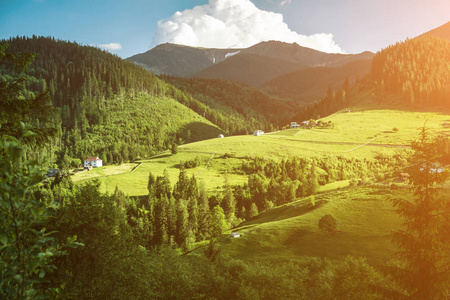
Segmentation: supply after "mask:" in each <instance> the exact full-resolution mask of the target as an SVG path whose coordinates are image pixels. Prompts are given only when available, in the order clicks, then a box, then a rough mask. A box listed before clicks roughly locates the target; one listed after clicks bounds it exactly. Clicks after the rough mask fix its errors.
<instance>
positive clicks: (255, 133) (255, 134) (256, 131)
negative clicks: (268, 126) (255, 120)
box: [253, 130, 264, 136]
mask: <svg viewBox="0 0 450 300" xmlns="http://www.w3.org/2000/svg"><path fill="white" fill-rule="evenodd" d="M263 134H264V131H262V130H255V131H253V135H254V136H260V135H263Z"/></svg>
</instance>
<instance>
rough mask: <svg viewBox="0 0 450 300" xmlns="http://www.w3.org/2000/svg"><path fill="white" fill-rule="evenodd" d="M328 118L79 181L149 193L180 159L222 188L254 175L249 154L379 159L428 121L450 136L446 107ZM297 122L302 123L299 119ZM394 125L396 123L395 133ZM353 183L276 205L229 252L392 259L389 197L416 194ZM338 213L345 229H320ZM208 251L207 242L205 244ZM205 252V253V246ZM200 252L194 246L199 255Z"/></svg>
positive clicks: (188, 147)
mask: <svg viewBox="0 0 450 300" xmlns="http://www.w3.org/2000/svg"><path fill="white" fill-rule="evenodd" d="M349 110H350V112H347V111H348V110H342V111H341V112H338V113H336V114H333V115H331V116H329V117H326V118H324V119H322V120H323V121H326V122H327V121H329V120H331V121H332V122H333V123H334V124H335V128H333V129H318V128H314V129H309V130H306V129H287V130H282V131H279V132H276V133H272V134H265V135H263V136H259V137H256V136H251V135H247V136H230V137H225V138H222V139H220V138H215V139H209V140H204V141H200V142H195V143H190V144H185V145H181V146H179V148H178V153H177V154H175V155H172V154H171V153H170V152H168V151H167V152H165V153H162V154H160V155H157V156H154V157H152V158H150V159H147V160H142V161H139V163H140V165H139V167H137V168H136V169H135V170H134V171H133V172H131V170H132V169H133V167H134V166H135V165H136V164H124V165H121V166H108V167H105V168H100V169H95V170H93V171H90V172H84V173H81V174H78V175H75V176H74V177H73V179H74V180H75V181H78V182H82V181H83V180H88V179H90V178H95V177H96V178H99V179H100V180H101V182H102V189H103V191H107V192H110V193H111V192H113V191H114V189H115V188H116V186H117V187H119V189H121V190H123V191H124V192H125V193H126V194H128V195H130V196H142V195H146V194H147V181H148V175H149V173H150V172H151V173H152V174H154V175H156V176H162V175H163V173H164V171H165V170H167V172H168V174H169V176H170V179H171V182H172V184H174V183H175V182H176V181H177V178H178V173H179V164H180V161H189V160H198V161H200V164H199V165H198V166H197V167H195V168H192V169H188V170H187V173H188V176H196V178H197V180H198V181H199V182H200V183H203V184H204V185H205V186H206V188H207V190H208V191H210V192H214V191H217V190H220V189H221V188H222V186H223V184H224V180H225V177H226V176H227V177H228V181H229V183H230V184H232V185H236V184H243V183H245V182H246V181H247V175H245V174H243V173H242V171H240V170H239V169H240V166H241V164H242V162H243V161H244V160H245V159H247V158H248V157H256V156H259V157H264V158H266V159H274V160H279V159H282V158H287V157H290V156H302V157H312V156H319V157H320V156H324V155H327V156H344V157H347V158H350V157H354V158H368V159H371V158H374V157H376V156H377V155H379V154H384V155H393V154H395V153H398V152H405V151H409V147H408V145H410V143H411V141H412V140H414V139H416V138H417V136H418V133H419V130H418V129H419V128H420V127H422V126H423V125H424V124H425V122H426V126H427V127H428V128H431V129H433V130H434V131H435V132H437V133H441V134H445V135H448V134H450V128H448V127H446V126H444V125H443V124H444V123H447V122H450V116H449V115H446V114H442V113H438V112H420V111H408V110H398V109H397V110H390V109H376V108H371V107H367V106H365V107H353V108H351V109H349ZM296 121H297V122H299V121H302V120H296ZM394 128H396V129H395V130H394ZM349 185H350V182H349V181H348V180H344V181H339V182H334V183H330V184H328V185H325V186H321V187H320V188H319V194H317V195H315V196H314V197H315V198H314V199H315V203H316V205H315V206H314V207H312V206H311V204H310V199H309V198H303V199H298V200H297V201H295V202H292V203H289V204H286V205H283V206H280V207H276V208H274V209H272V210H270V211H266V212H263V213H261V214H260V215H258V216H257V217H256V218H254V219H252V220H250V221H247V222H245V223H243V224H241V225H240V226H239V227H238V228H235V229H233V231H238V232H240V233H241V234H242V236H241V238H238V239H231V238H230V237H229V233H228V234H227V235H224V236H223V237H222V239H221V240H220V245H221V249H222V251H223V253H225V254H227V255H230V256H231V257H233V258H237V259H243V260H250V261H260V260H272V261H280V260H282V261H288V260H297V261H302V260H303V259H304V258H305V257H307V256H316V257H327V258H329V259H331V260H340V259H342V258H344V257H345V256H347V255H352V256H355V257H359V256H363V257H366V258H367V259H368V261H369V262H370V263H372V264H386V263H387V262H388V261H389V260H390V259H393V258H395V252H396V251H397V250H398V249H397V248H396V246H395V245H394V244H392V242H391V241H390V239H389V235H390V234H391V233H392V231H393V230H395V229H398V228H399V227H400V224H401V220H400V219H399V217H398V216H397V215H396V214H395V213H394V211H393V208H392V204H391V202H390V200H389V199H391V198H393V197H405V196H406V197H408V195H409V190H408V189H407V188H405V187H403V188H400V189H388V188H387V187H383V186H381V185H375V184H372V185H366V186H358V187H357V188H349ZM328 213H331V214H332V215H333V216H334V217H335V218H336V219H337V221H338V232H337V233H336V234H334V235H328V234H327V233H325V232H323V231H321V230H320V229H319V228H318V221H319V219H320V218H321V217H322V216H324V215H326V214H328ZM200 248H201V249H202V247H201V246H200ZM200 251H201V250H200ZM195 252H196V251H194V253H195Z"/></svg>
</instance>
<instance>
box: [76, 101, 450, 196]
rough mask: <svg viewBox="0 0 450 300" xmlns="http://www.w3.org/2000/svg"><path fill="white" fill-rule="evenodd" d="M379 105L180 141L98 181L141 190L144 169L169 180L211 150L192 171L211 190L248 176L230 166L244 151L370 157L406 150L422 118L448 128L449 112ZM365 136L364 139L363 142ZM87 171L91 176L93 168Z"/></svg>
mask: <svg viewBox="0 0 450 300" xmlns="http://www.w3.org/2000/svg"><path fill="white" fill-rule="evenodd" d="M379 107H380V106H378V105H376V104H371V105H367V104H364V105H360V106H357V105H356V106H352V107H351V109H350V110H351V112H346V110H342V111H340V112H338V113H336V114H333V115H331V116H329V117H326V118H324V119H323V120H324V121H328V120H331V121H333V123H334V124H335V125H336V127H335V128H334V129H311V130H305V129H288V130H284V131H281V132H277V133H273V134H266V135H264V136H260V137H255V136H251V135H247V136H231V137H226V138H224V139H218V138H213V139H209V140H204V141H200V142H195V143H190V144H186V145H182V146H180V147H179V153H178V154H176V155H171V154H170V153H169V152H166V153H164V154H161V155H159V156H155V157H153V158H151V159H148V160H143V161H142V165H141V166H140V167H139V168H138V169H137V170H135V171H134V172H133V173H129V172H128V171H126V172H124V173H122V174H119V175H114V176H109V177H102V178H101V181H102V182H103V183H104V185H103V188H104V190H105V191H108V192H112V191H113V190H114V188H115V186H116V185H117V186H118V187H119V188H120V189H122V190H123V191H124V192H126V193H127V194H129V195H133V196H138V195H145V194H147V180H148V174H149V172H152V173H153V174H154V175H157V176H159V175H162V174H163V172H164V169H167V170H168V172H169V174H170V176H171V179H172V183H174V182H176V180H177V177H178V172H179V170H178V167H177V166H178V164H179V163H180V161H187V160H192V159H195V158H196V157H197V156H198V157H199V158H200V160H201V161H202V164H201V165H200V166H198V167H196V168H194V169H189V170H188V174H189V176H191V175H192V174H195V175H197V174H199V173H200V172H201V171H202V170H203V169H204V168H205V166H206V164H207V162H208V160H209V159H210V157H211V156H212V154H214V156H213V158H212V159H211V162H210V164H209V167H208V168H207V169H205V170H204V171H203V172H202V173H201V174H200V175H199V176H198V177H197V179H198V180H199V181H200V182H201V181H203V182H204V183H205V185H206V187H207V189H208V190H210V191H213V190H216V189H218V188H220V187H221V186H222V185H223V182H224V175H225V173H228V176H229V181H230V183H231V184H243V183H244V182H246V181H247V176H246V175H244V174H238V173H237V172H235V171H234V168H238V167H239V166H240V165H241V163H242V159H245V157H254V156H261V157H265V158H270V159H280V158H283V157H289V156H317V155H319V156H320V155H336V156H344V157H358V158H373V157H375V156H377V155H379V154H380V153H382V154H386V155H391V154H394V153H395V152H398V151H405V149H406V148H404V145H409V144H410V143H411V141H412V140H413V139H415V138H416V137H417V134H418V130H417V129H418V128H419V127H421V126H423V124H424V123H425V121H427V120H428V121H427V123H426V124H427V127H430V128H432V129H434V130H436V131H439V132H442V133H447V134H448V133H450V129H449V128H445V127H443V126H442V124H443V123H444V122H449V119H450V116H449V115H446V114H443V113H440V112H420V111H408V110H405V109H403V110H402V109H397V110H393V109H381V108H379ZM295 121H302V120H295ZM394 127H396V128H398V129H399V131H398V132H396V133H395V132H394V131H393V130H392V129H393V128H394ZM368 142H369V144H367V145H365V144H366V143H368ZM363 145H365V146H363ZM396 147H398V148H396ZM225 153H229V154H233V155H234V156H235V157H236V158H233V159H223V158H221V156H222V155H223V154H225ZM114 168H115V167H112V171H111V172H113V173H117V172H116V171H115V169H114ZM92 174H93V176H94V174H95V172H94V173H92ZM89 177H91V176H90V175H86V174H83V175H82V176H81V175H76V176H74V180H79V179H86V178H89ZM344 186H345V184H344ZM325 190H327V188H325Z"/></svg>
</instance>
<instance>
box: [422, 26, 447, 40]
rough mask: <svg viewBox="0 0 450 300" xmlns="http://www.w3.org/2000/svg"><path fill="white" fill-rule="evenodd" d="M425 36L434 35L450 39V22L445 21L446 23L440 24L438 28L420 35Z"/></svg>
mask: <svg viewBox="0 0 450 300" xmlns="http://www.w3.org/2000/svg"><path fill="white" fill-rule="evenodd" d="M424 36H434V37H438V38H442V39H446V40H450V22H448V23H445V24H444V25H442V26H439V27H438V28H435V29H433V30H430V31H428V32H425V33H424V34H422V35H420V36H419V37H424Z"/></svg>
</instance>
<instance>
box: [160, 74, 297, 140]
mask: <svg viewBox="0 0 450 300" xmlns="http://www.w3.org/2000/svg"><path fill="white" fill-rule="evenodd" d="M161 78H162V79H164V80H165V81H167V82H169V83H170V84H173V85H174V86H176V87H177V88H178V89H180V90H182V91H184V92H185V93H186V94H188V95H192V97H193V98H195V99H198V100H199V101H201V102H202V103H204V104H205V105H206V106H208V107H209V108H210V109H212V110H214V111H219V112H222V114H223V115H226V116H227V117H228V118H229V119H234V120H236V124H239V123H245V124H249V125H251V126H247V127H246V128H239V130H238V129H237V128H236V129H235V130H231V131H232V132H237V133H240V134H247V133H251V132H253V131H254V130H256V129H258V128H259V129H262V128H266V129H269V130H271V131H273V129H274V128H279V127H281V126H282V124H284V123H286V122H288V121H289V119H290V117H291V116H292V112H293V111H295V110H296V108H297V106H296V105H295V104H294V103H292V101H290V100H284V99H279V98H276V97H273V96H270V95H268V94H266V93H264V92H262V91H260V90H258V89H256V88H252V87H250V86H246V85H244V84H241V83H238V82H233V81H228V80H223V79H202V78H188V79H184V78H177V77H170V76H163V77H161ZM249 120H250V122H249ZM256 120H261V122H262V123H261V122H260V123H259V124H258V122H256ZM262 125H263V126H262Z"/></svg>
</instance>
